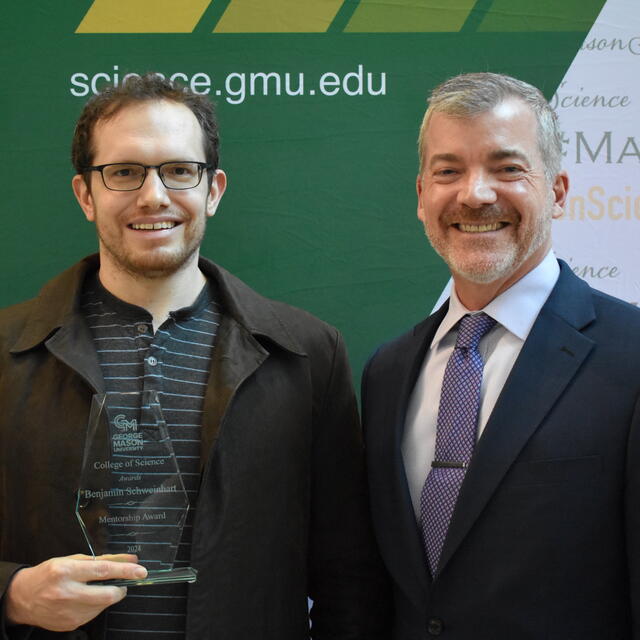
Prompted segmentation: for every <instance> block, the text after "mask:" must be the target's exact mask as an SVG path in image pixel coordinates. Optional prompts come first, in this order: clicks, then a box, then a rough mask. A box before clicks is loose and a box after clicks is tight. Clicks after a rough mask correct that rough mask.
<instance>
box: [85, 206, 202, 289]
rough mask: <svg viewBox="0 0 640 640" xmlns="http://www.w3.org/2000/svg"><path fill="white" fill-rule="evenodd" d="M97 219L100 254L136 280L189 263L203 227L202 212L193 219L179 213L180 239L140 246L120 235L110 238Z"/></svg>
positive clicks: (161, 274)
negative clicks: (167, 242)
mask: <svg viewBox="0 0 640 640" xmlns="http://www.w3.org/2000/svg"><path fill="white" fill-rule="evenodd" d="M100 222H101V221H100V218H99V216H96V230H97V233H98V238H99V241H100V252H101V254H103V252H104V253H106V254H108V259H109V262H111V264H113V265H114V266H115V267H116V268H117V269H118V270H120V271H122V272H124V273H126V274H128V275H129V276H132V277H133V278H136V279H158V278H166V277H168V276H171V275H173V274H174V273H176V272H178V271H180V270H181V269H182V268H184V267H185V266H186V265H188V264H190V263H191V261H192V260H193V259H194V257H195V256H197V255H198V251H199V249H200V245H201V244H202V239H203V237H204V232H205V229H206V216H205V214H204V213H202V215H201V216H199V217H198V219H197V220H196V219H184V216H183V217H182V223H181V225H180V226H181V227H183V229H182V234H183V237H182V239H181V240H180V242H177V241H174V242H172V243H170V244H164V245H163V244H159V245H158V246H156V247H148V248H141V247H139V246H135V244H134V243H127V242H125V240H124V238H123V237H122V235H120V236H117V237H114V232H113V230H112V229H110V228H108V226H107V225H102V224H101V223H100Z"/></svg>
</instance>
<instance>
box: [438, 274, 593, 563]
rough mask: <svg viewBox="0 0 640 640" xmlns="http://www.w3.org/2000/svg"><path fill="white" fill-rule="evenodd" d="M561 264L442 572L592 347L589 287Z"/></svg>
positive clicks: (479, 453)
mask: <svg viewBox="0 0 640 640" xmlns="http://www.w3.org/2000/svg"><path fill="white" fill-rule="evenodd" d="M561 267H562V268H561V274H560V278H559V280H558V282H557V284H556V286H555V288H554V290H553V291H552V293H551V295H550V297H549V299H548V300H547V302H546V303H545V305H544V306H543V308H542V310H541V311H540V314H539V316H538V318H537V320H536V322H535V324H534V325H533V327H532V329H531V332H530V334H529V336H528V338H527V340H526V341H525V343H524V345H523V347H522V351H521V352H520V355H519V356H518V359H517V360H516V363H515V364H514V367H513V369H512V371H511V374H510V375H509V378H508V379H507V382H506V383H505V386H504V388H503V390H502V393H501V394H500V397H499V398H498V401H497V403H496V406H495V408H494V410H493V412H492V414H491V417H490V419H489V422H488V423H487V426H486V428H485V430H484V433H483V435H482V437H481V438H480V440H479V441H478V445H477V447H476V451H475V453H474V457H473V460H472V462H471V465H470V467H469V470H468V472H467V475H466V477H465V480H464V482H463V484H462V488H461V490H460V495H459V497H458V502H457V504H456V508H455V511H454V514H453V517H452V520H451V525H450V527H449V532H448V534H447V538H446V540H445V543H444V547H443V550H442V555H441V560H440V572H442V571H443V570H444V569H445V567H446V565H447V563H448V561H449V560H450V559H451V556H452V555H453V553H454V552H455V550H456V549H457V548H458V546H459V545H460V543H461V542H462V540H463V539H464V537H465V536H466V535H467V534H468V533H469V530H470V529H471V527H472V526H473V524H474V522H475V521H476V519H477V518H478V516H479V515H480V513H481V512H482V510H483V509H484V507H485V506H486V504H487V502H488V501H489V500H490V498H491V496H492V494H493V493H494V491H495V490H496V488H497V487H498V485H499V484H500V482H501V481H502V478H503V477H504V475H505V474H506V473H507V471H508V470H509V468H510V467H511V465H512V464H513V462H514V461H515V459H516V458H517V457H518V455H519V454H520V452H521V450H522V448H523V447H524V446H525V444H526V443H527V441H528V440H529V438H530V437H531V436H532V434H533V433H534V432H535V431H536V429H537V428H538V427H539V425H540V423H541V422H542V421H543V420H544V418H545V416H546V415H547V414H548V413H549V411H550V410H551V409H552V407H553V405H554V404H555V402H556V401H557V400H558V398H559V397H560V396H561V394H562V393H563V391H564V390H565V388H566V387H567V385H568V384H569V383H570V381H571V380H572V378H573V377H574V376H575V375H576V373H577V371H578V370H579V368H580V367H581V365H582V363H583V362H584V360H585V358H586V357H587V355H588V354H589V352H590V351H591V349H592V348H593V342H592V341H591V340H590V339H589V338H587V337H586V336H584V335H583V334H582V333H581V332H580V331H581V329H583V328H584V327H585V326H586V325H587V324H589V323H590V322H592V321H593V320H594V318H595V314H594V310H593V304H592V301H591V293H590V289H589V287H588V286H587V285H586V284H585V283H584V282H582V281H581V280H579V279H578V278H577V277H576V276H574V275H573V274H572V273H571V271H570V270H569V269H568V267H566V265H564V264H563V263H561Z"/></svg>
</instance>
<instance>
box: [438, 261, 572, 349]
mask: <svg viewBox="0 0 640 640" xmlns="http://www.w3.org/2000/svg"><path fill="white" fill-rule="evenodd" d="M559 275H560V267H559V265H558V261H557V260H556V258H555V255H554V254H553V251H549V252H548V253H547V255H546V256H545V257H544V259H543V260H542V262H541V263H540V264H539V265H538V266H537V267H535V268H534V269H532V270H531V271H529V273H527V274H526V275H524V276H523V277H522V278H520V280H518V281H517V282H516V283H514V284H513V285H511V286H510V287H509V288H508V289H507V290H506V291H503V292H502V293H501V294H500V295H499V296H498V297H497V298H495V299H494V300H492V301H491V302H490V303H489V304H488V305H487V306H486V307H484V309H482V311H484V312H485V313H486V314H487V315H488V316H491V317H492V318H493V319H494V320H496V321H497V322H498V324H499V325H502V326H503V327H505V329H507V330H508V331H510V332H511V333H513V334H514V335H515V336H517V337H518V338H520V340H522V341H524V340H526V339H527V336H528V335H529V331H531V327H532V326H533V323H534V322H535V320H536V318H537V317H538V314H539V313H540V309H542V306H543V305H544V303H545V302H546V300H547V298H548V297H549V294H550V293H551V291H552V289H553V287H554V286H555V284H556V281H557V280H558V276H559ZM467 313H475V312H473V311H469V310H468V309H467V308H466V307H465V306H464V305H463V304H462V302H460V299H459V298H458V296H457V294H456V291H455V286H453V287H452V288H451V297H450V298H449V310H448V311H447V315H446V316H445V317H444V319H443V321H442V322H441V323H440V326H439V327H438V330H437V331H436V334H435V336H434V337H433V340H432V342H431V349H434V348H436V347H437V346H438V344H439V343H440V341H441V340H442V338H444V337H445V336H446V335H447V334H448V333H449V331H451V329H453V327H454V326H455V325H456V323H457V322H458V321H459V320H460V319H461V318H462V316H464V315H465V314H467Z"/></svg>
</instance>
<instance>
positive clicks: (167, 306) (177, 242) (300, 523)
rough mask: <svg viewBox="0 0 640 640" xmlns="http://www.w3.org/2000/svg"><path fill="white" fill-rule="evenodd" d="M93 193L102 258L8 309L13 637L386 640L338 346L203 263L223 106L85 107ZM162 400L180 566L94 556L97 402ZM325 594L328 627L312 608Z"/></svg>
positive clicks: (0, 319)
mask: <svg viewBox="0 0 640 640" xmlns="http://www.w3.org/2000/svg"><path fill="white" fill-rule="evenodd" d="M72 157H73V163H74V166H75V168H76V171H77V175H75V176H74V178H73V181H72V184H73V190H74V193H75V195H76V198H77V200H78V202H79V204H80V206H81V208H82V210H83V212H84V214H85V216H86V217H87V219H88V220H89V221H91V222H93V223H95V225H96V229H97V233H98V239H99V254H98V255H97V256H91V257H89V258H86V259H84V260H83V261H81V262H80V263H79V264H76V265H75V266H73V267H71V269H69V270H68V271H66V272H64V273H63V274H62V275H60V276H58V277H57V278H55V279H54V280H52V281H51V282H49V283H48V284H47V285H46V286H45V287H44V288H43V289H42V291H41V293H40V295H39V296H38V297H37V298H36V299H34V300H32V301H29V302H27V303H25V304H22V305H19V306H17V307H13V308H10V309H7V310H5V311H4V312H3V313H2V315H1V316H0V338H1V339H2V343H3V347H2V351H1V354H2V356H1V357H2V363H1V365H0V397H2V398H3V410H2V416H0V451H1V452H2V453H1V456H2V459H1V460H0V462H1V467H2V482H1V483H0V505H1V506H0V518H1V520H2V523H1V530H0V549H1V552H2V556H1V557H2V562H0V588H1V589H2V590H3V592H4V596H3V603H2V604H3V614H4V618H3V620H2V625H3V629H2V632H3V633H4V634H5V635H3V637H9V638H12V639H13V638H23V637H26V636H27V635H29V633H31V634H32V635H31V636H30V637H31V638H48V637H53V636H56V635H57V634H56V633H55V632H68V631H71V630H75V631H73V633H72V634H70V635H66V636H65V637H68V638H71V637H73V638H117V639H124V638H136V639H137V640H145V639H151V638H153V639H157V638H158V637H162V638H169V639H177V638H192V639H194V640H195V639H198V640H199V639H200V638H209V637H211V638H216V640H225V639H228V640H232V639H233V640H238V639H240V638H256V639H258V638H261V639H273V640H283V639H284V640H286V639H289V638H290V639H294V638H295V639H302V638H308V637H309V636H311V637H314V638H336V639H337V638H347V637H348V638H353V639H356V638H361V639H362V640H364V639H371V638H378V637H380V638H383V637H386V633H385V624H386V605H385V602H386V599H385V589H384V583H383V581H382V580H381V577H380V576H381V572H380V569H379V564H378V559H377V555H376V552H375V548H374V545H373V542H372V537H371V533H370V526H369V520H368V510H367V504H366V497H365V489H364V482H363V465H362V459H361V441H360V435H359V430H358V419H357V412H356V408H355V402H354V395H353V391H352V388H351V382H350V372H349V368H348V364H347V360H346V355H345V350H344V347H343V344H342V341H341V339H340V337H339V335H338V333H337V332H336V331H335V330H334V329H332V328H331V327H328V326H327V325H325V324H323V323H322V322H320V321H319V320H317V319H315V318H313V317H312V316H310V315H308V314H306V313H304V312H302V311H299V310H296V309H293V308H290V307H288V306H286V305H284V304H281V303H277V302H273V301H270V300H267V299H265V298H263V297H261V296H259V295H258V294H257V293H255V292H254V291H252V290H251V289H249V288H248V287H247V286H246V285H244V284H243V283H242V282H240V281H239V280H237V279H236V278H234V277H233V276H232V275H231V274H229V273H227V272H226V271H224V270H223V269H222V268H220V267H218V266H217V265H215V264H213V263H212V262H210V261H208V260H206V259H204V258H202V257H201V256H200V255H199V248H200V244H201V242H202V238H203V235H204V232H205V228H206V222H207V219H208V218H210V217H211V216H213V215H214V213H215V211H216V208H217V206H218V204H219V202H220V199H221V197H222V195H223V193H224V190H225V186H226V176H225V174H224V173H223V172H222V171H221V170H220V169H218V131H217V125H216V122H215V117H214V113H213V108H212V105H211V104H210V102H209V101H208V100H207V99H206V98H203V97H201V96H197V95H194V94H192V93H190V92H188V91H186V90H183V89H180V88H176V87H174V86H173V85H171V84H170V83H168V82H166V81H164V80H163V79H161V78H160V77H159V76H157V75H154V74H149V75H146V76H143V77H141V78H136V77H132V78H131V79H129V81H128V82H127V83H126V84H125V85H124V86H121V87H118V88H109V89H107V90H105V91H104V92H102V93H101V94H99V95H97V96H95V97H94V98H92V99H91V100H90V101H89V103H88V104H87V105H86V106H85V108H84V110H83V112H82V114H81V116H80V119H79V121H78V124H77V126H76V131H75V136H74V141H73V148H72ZM143 390H144V391H147V390H153V391H156V392H157V393H158V397H159V398H160V402H161V404H162V409H163V414H164V415H165V418H166V421H167V426H168V430H169V433H170V436H171V439H172V441H173V447H174V449H175V453H176V458H177V460H178V463H179V471H180V474H181V477H182V480H183V481H184V485H185V488H186V490H187V492H188V496H189V501H190V507H191V508H190V511H189V519H188V521H187V525H186V526H185V528H184V533H183V537H182V540H181V543H180V547H179V551H178V558H177V563H176V564H177V565H181V566H182V565H186V564H189V565H191V566H192V567H194V568H196V569H197V571H198V579H197V581H196V582H195V583H193V584H191V585H188V586H187V585H186V584H171V585H163V586H144V587H139V588H135V589H133V588H130V590H129V596H128V597H126V598H125V595H126V589H124V588H122V587H119V586H111V585H96V584H90V583H91V582H92V581H103V580H109V579H134V578H144V576H145V575H146V570H145V569H144V568H143V567H142V566H141V565H138V564H137V562H136V561H137V558H136V557H135V556H134V555H127V554H120V555H117V556H103V557H99V558H98V559H93V558H92V557H91V556H88V555H82V552H83V551H85V550H86V543H85V541H84V539H83V537H82V532H81V528H80V526H79V525H78V523H77V521H76V519H75V515H74V506H75V497H74V496H75V492H76V488H77V486H78V477H79V474H80V468H81V464H82V460H81V458H82V449H83V443H84V437H85V430H86V425H87V418H88V415H89V407H90V403H91V398H92V396H93V394H95V393H98V392H105V391H113V392H129V391H133V392H135V391H143ZM308 596H309V597H311V598H312V599H313V607H312V609H311V614H310V615H311V621H312V628H311V630H309V616H308V611H307V606H308V605H307V597H308Z"/></svg>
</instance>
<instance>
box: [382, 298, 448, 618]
mask: <svg viewBox="0 0 640 640" xmlns="http://www.w3.org/2000/svg"><path fill="white" fill-rule="evenodd" d="M447 306H448V305H444V307H442V308H441V309H439V310H438V311H437V312H436V313H435V314H434V315H432V316H430V317H429V318H427V319H426V320H425V321H424V322H423V323H421V324H420V325H418V326H417V327H416V328H415V329H414V331H413V334H411V335H409V336H407V337H406V338H405V339H404V341H403V343H402V345H401V346H400V348H398V349H397V350H396V351H395V353H394V359H393V360H392V362H391V363H389V365H388V369H387V370H386V371H385V376H384V378H385V381H384V384H385V387H386V393H385V397H386V398H387V399H388V400H387V403H386V405H385V407H384V410H383V411H376V413H377V415H376V416H375V417H373V416H372V420H375V423H376V424H378V425H379V429H378V433H379V438H377V439H376V441H377V446H378V447H379V449H378V450H377V451H375V452H373V460H375V467H376V468H375V469H373V470H372V472H373V478H375V480H374V482H375V484H377V485H378V486H377V487H373V486H372V493H373V494H374V495H375V496H376V500H377V502H378V506H379V509H380V512H379V514H378V517H379V518H380V517H382V518H383V519H384V521H385V522H386V523H387V524H385V526H384V535H385V536H387V539H386V541H385V542H386V543H385V544H384V545H383V546H384V550H385V556H386V559H387V566H389V567H390V570H391V571H392V572H393V574H394V578H395V580H396V582H397V583H398V584H399V585H400V587H401V588H402V589H403V591H405V593H406V594H407V596H408V597H409V598H410V599H411V600H413V601H414V602H415V603H416V605H417V606H420V607H422V606H423V605H424V602H425V601H426V600H425V599H426V597H427V592H428V588H429V577H428V574H427V571H426V560H425V558H424V551H423V546H422V540H421V537H420V532H419V529H418V525H417V522H416V517H415V513H414V511H413V504H412V502H411V495H410V493H409V487H408V484H407V478H406V473H405V468H404V462H403V458H402V450H401V446H402V437H403V434H404V424H405V418H406V413H407V407H408V404H409V400H410V397H411V393H412V391H413V388H414V386H415V383H416V380H417V378H418V375H419V373H420V369H421V367H422V363H423V360H424V356H425V353H426V350H427V349H428V347H429V345H430V344H431V341H432V339H433V336H434V334H435V332H436V330H437V328H438V326H439V324H440V322H441V321H442V318H443V317H444V316H445V314H446V310H447ZM376 404H377V403H376ZM390 425H393V428H392V429H390V428H389V426H390Z"/></svg>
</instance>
